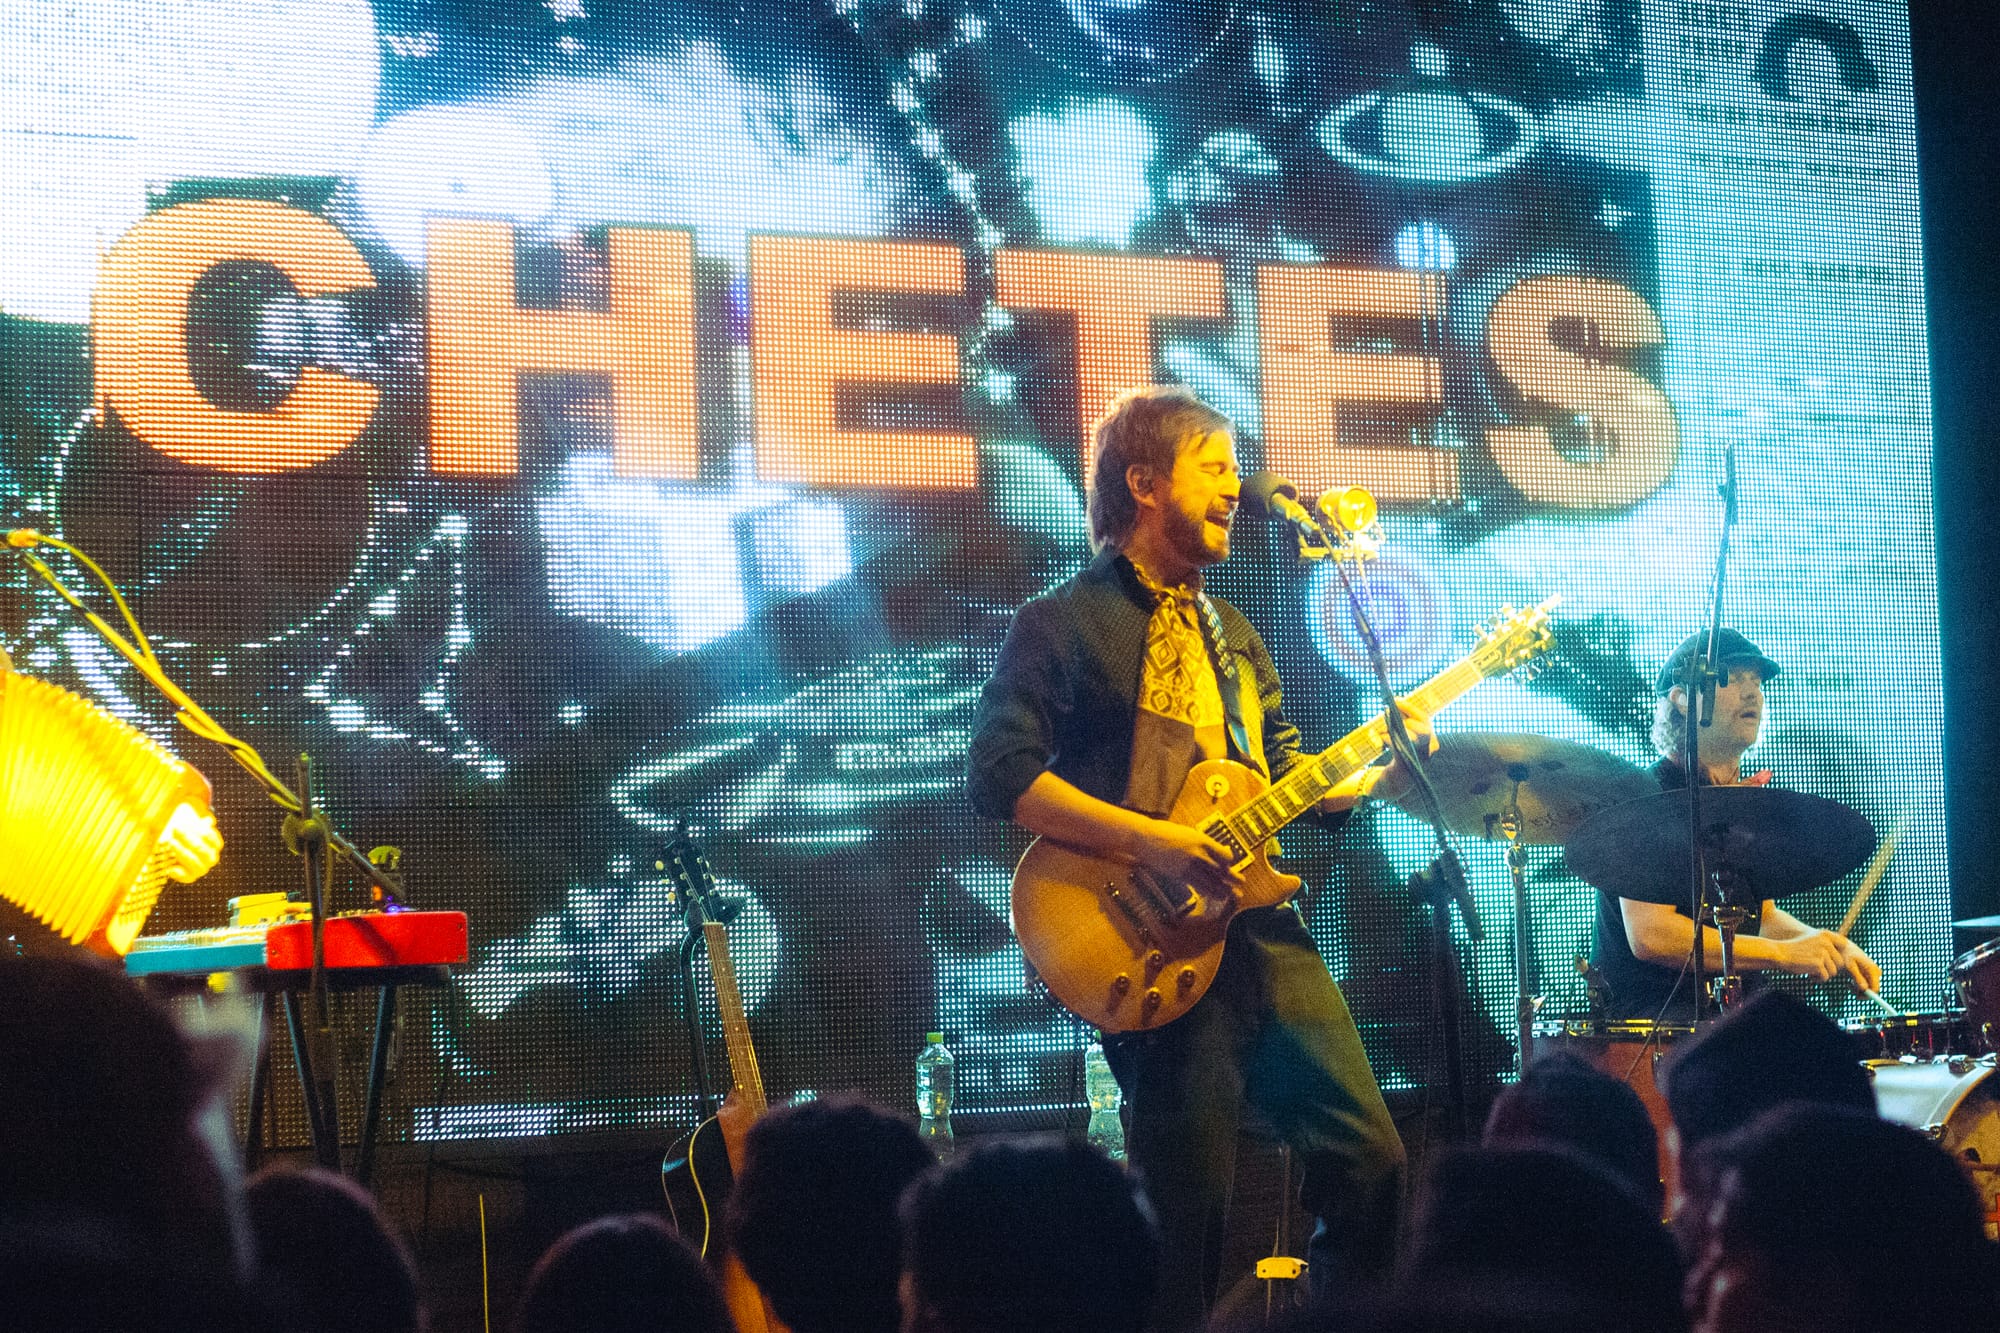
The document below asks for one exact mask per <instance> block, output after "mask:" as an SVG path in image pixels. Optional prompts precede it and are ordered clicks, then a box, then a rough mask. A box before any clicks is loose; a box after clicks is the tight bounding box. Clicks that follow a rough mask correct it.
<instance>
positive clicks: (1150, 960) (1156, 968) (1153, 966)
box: [1146, 949, 1167, 981]
mask: <svg viewBox="0 0 2000 1333" xmlns="http://www.w3.org/2000/svg"><path fill="white" fill-rule="evenodd" d="M1166 965H1167V956H1166V955H1165V954H1163V953H1161V952H1160V951H1159V950H1158V949H1154V950H1153V951H1152V952H1150V953H1148V954H1147V955H1146V980H1148V981H1151V980H1152V979H1153V978H1154V977H1157V976H1158V975H1160V972H1161V970H1162V969H1163V968H1165V967H1166Z"/></svg>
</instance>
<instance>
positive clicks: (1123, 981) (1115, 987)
mask: <svg viewBox="0 0 2000 1333" xmlns="http://www.w3.org/2000/svg"><path fill="white" fill-rule="evenodd" d="M1689 947H1690V948H1692V947H1693V946H1692V945H1690V946H1689ZM1131 989H1132V977H1131V974H1130V973H1126V972H1120V973H1119V974H1118V975H1117V976H1115V977H1113V978H1111V993H1112V994H1113V995H1119V996H1122V995H1124V994H1126V993H1127V992H1128V991H1130V990H1131Z"/></svg>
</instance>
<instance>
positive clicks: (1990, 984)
mask: <svg viewBox="0 0 2000 1333" xmlns="http://www.w3.org/2000/svg"><path fill="white" fill-rule="evenodd" d="M1951 979H1952V982H1953V983H1954V984H1955V985H1956V986H1957V987H1958V1002H1959V1003H1960V1004H1962V1005H1964V1006H1965V1016H1966V1018H1968V1019H1969V1020H1971V1033H1972V1039H1973V1041H1974V1042H1975V1043H1976V1046H1975V1049H1976V1050H1978V1051H1983V1052H1988V1053H1992V1052H2000V940H1988V941H1986V943H1984V944H1982V945H1980V946H1979V947H1978V948H1977V949H1972V950H1970V951H1968V952H1966V953H1962V954H1960V955H1959V956H1958V961H1957V962H1955V963H1953V964H1952V965H1951Z"/></svg>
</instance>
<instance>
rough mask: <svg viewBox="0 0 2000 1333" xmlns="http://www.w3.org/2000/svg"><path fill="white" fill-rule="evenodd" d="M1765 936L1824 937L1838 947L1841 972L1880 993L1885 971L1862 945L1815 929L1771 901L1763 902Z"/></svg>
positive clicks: (1868, 988)
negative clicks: (1883, 971)
mask: <svg viewBox="0 0 2000 1333" xmlns="http://www.w3.org/2000/svg"><path fill="white" fill-rule="evenodd" d="M1763 935H1764V938H1765V939H1767V940H1803V939H1808V938H1810V937H1812V936H1815V935H1825V936H1826V938H1827V939H1828V940H1830V941H1832V942H1833V944H1834V945H1835V946H1836V947H1837V948H1839V950H1840V956H1841V971H1843V972H1845V973H1846V974H1847V976H1848V977H1849V979H1850V980H1852V981H1853V982H1854V984H1855V985H1857V986H1859V987H1861V989H1863V990H1880V989H1881V987H1882V969H1881V968H1879V967H1877V966H1876V965H1875V960H1874V959H1873V958H1870V957H1869V956H1868V955H1867V953H1866V952H1865V951H1864V950H1863V949H1862V947H1861V946H1860V945H1858V944H1856V943H1855V942H1854V941H1853V940H1850V939H1848V938H1847V937H1846V936H1844V935H1836V934H1834V933H1833V932H1832V931H1830V930H1827V931H1821V930H1815V929H1814V928H1813V927H1811V926H1808V925H1807V924H1806V923H1805V922H1803V921H1801V920H1799V919H1798V918H1797V917H1795V916H1793V915H1792V914H1791V913H1790V912H1787V911H1786V910H1785V909H1784V908H1782V907H1780V906H1778V905H1777V904H1776V903H1774V902H1772V901H1771V900H1770V899H1768V898H1766V899H1765V900H1764V926H1763Z"/></svg>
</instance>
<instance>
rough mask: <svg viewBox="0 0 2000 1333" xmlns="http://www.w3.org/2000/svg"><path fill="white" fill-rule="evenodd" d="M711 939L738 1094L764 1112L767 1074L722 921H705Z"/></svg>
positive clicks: (724, 1036)
mask: <svg viewBox="0 0 2000 1333" xmlns="http://www.w3.org/2000/svg"><path fill="white" fill-rule="evenodd" d="M701 932H702V937H703V938H704V939H705V940H706V941H707V942H708V970H709V973H710V974H711V975H712V976H713V977H714V978H715V1007H716V1009H717V1010H718V1011H719V1012H720V1013H721V1015H722V1042H723V1045H724V1046H725V1047H726V1048H727V1049H728V1052H729V1077H730V1080H731V1082H732V1085H733V1086H734V1088H735V1090H736V1095H737V1098H738V1099H739V1100H740V1101H742V1102H743V1103H744V1104H745V1105H746V1106H748V1107H749V1108H750V1110H751V1111H752V1112H753V1113H755V1114H762V1113H763V1110H764V1107H765V1106H766V1105H767V1102H766V1101H765V1098H764V1075H763V1073H762V1072H761V1071H760V1070H759V1069H758V1068H757V1048H756V1047H755V1046H753V1045H751V1044H750V1020H749V1017H748V1016H747V1015H746V1014H745V1013H744V1012H743V992H742V991H741V990H740V989H738V988H737V985H736V963H735V960H734V959H732V958H731V957H730V956H729V933H728V932H727V931H726V930H724V929H723V927H722V923H721V922H720V921H708V922H704V923H703V924H702V928H701Z"/></svg>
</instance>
